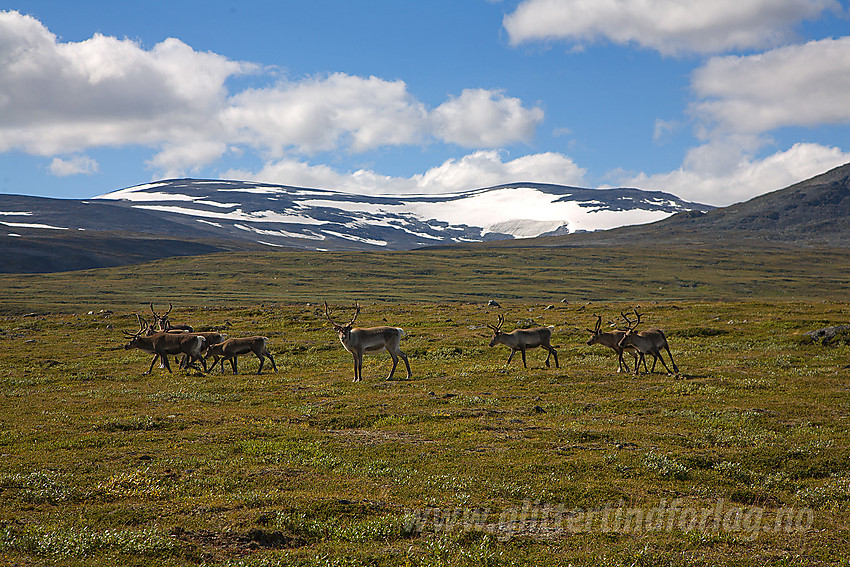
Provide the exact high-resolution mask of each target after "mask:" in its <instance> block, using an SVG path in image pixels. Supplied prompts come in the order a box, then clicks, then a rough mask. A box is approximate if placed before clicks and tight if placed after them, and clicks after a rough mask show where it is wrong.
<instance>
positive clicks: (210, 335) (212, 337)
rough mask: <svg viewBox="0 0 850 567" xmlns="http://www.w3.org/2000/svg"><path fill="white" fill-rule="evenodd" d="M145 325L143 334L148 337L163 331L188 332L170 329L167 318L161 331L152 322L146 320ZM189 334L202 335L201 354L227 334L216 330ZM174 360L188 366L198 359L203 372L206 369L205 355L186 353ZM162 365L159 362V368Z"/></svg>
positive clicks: (185, 366)
mask: <svg viewBox="0 0 850 567" xmlns="http://www.w3.org/2000/svg"><path fill="white" fill-rule="evenodd" d="M143 321H144V319H143ZM145 325H146V330H145V335H146V336H148V337H149V336H151V335H155V334H157V333H163V332H165V333H171V334H178V335H181V334H187V333H188V331H182V330H175V329H172V328H171V322H170V321H168V320H167V319H166V321H165V329H163V330H161V331H160V330H157V328H156V325H154V324H153V323H150V324H148V323H147V321H145ZM187 326H188V325H187ZM190 334H192V335H195V336H199V337H204V339H205V340H206V346H205V347H204V353H202V354H205V353H206V351H207V349H209V347H211V346H212V345H215V344H218V343H220V342H222V341H223V340H224V339H226V338H227V335H224V334H222V333H219V332H217V331H203V332H198V333H194V332H192V333H190ZM174 360H175V362H178V361H179V364H178V366H179V367H180V368H189V365H190V364H193V363H194V362H195V361H197V360H200V361H201V364H202V365H203V367H204V372H206V371H207V361H206V356H201V357H200V358H194V357H190V356H189V355H188V354H184V355H183V358H175V359H174ZM163 366H164V365H163V364H160V368H162V367H163Z"/></svg>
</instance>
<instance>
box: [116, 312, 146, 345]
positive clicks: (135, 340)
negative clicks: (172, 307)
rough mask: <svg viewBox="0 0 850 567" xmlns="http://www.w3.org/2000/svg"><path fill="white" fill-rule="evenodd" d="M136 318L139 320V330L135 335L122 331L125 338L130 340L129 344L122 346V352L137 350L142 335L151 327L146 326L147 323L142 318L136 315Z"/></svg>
mask: <svg viewBox="0 0 850 567" xmlns="http://www.w3.org/2000/svg"><path fill="white" fill-rule="evenodd" d="M136 318H137V319H138V320H139V330H138V331H136V332H135V333H129V332H127V331H122V332H123V333H124V336H125V337H129V338H130V342H129V343H127V344H126V345H124V350H130V349H134V348H137V345H139V344H140V341H141V338H142V335H143V334H145V333H146V331H149V330H150V329H151V328H152V327H153V326H152V325H148V323H147V321H145V320H144V319H142V316H141V315H139V314H138V313H136Z"/></svg>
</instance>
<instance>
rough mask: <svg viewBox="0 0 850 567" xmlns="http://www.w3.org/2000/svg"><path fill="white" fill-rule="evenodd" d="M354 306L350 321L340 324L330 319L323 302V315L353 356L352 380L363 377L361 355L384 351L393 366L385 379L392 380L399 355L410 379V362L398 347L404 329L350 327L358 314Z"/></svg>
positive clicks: (358, 307) (358, 380)
mask: <svg viewBox="0 0 850 567" xmlns="http://www.w3.org/2000/svg"><path fill="white" fill-rule="evenodd" d="M354 307H355V310H354V317H352V318H351V321H349V322H348V324H346V325H340V324H338V323H335V322H334V320H333V319H331V313H330V309H329V308H328V302H327V301H326V302H325V315H326V316H327V318H328V321H330V322H331V325H333V327H334V330H335V331H336V332H337V333H338V334H339V340H340V342H341V343H342V346H344V347H345V350H347V351H348V352H350V353H351V355H352V356H353V357H354V381H355V382H360V381H361V380H362V379H363V355H364V354H380V353H382V352H384V351H387V352H388V353H390V356H391V357H392V359H393V367H392V369H391V370H390V375H389V376H387V380H392V377H393V374H394V373H395V369H396V366H397V365H398V359H399V357H401V359H402V360H403V361H404V365H405V367H407V379H408V380H410V378H411V377H412V375H413V374H412V373H411V372H410V362H408V360H407V355H406V354H404V353H403V352H402V351H401V348H399V342H400V341H401V337H403V336H404V331H403V330H402V329H399V328H398V327H369V328H361V327H352V325H354V321H355V320H356V319H357V316H358V315H360V305H358V304H357V303H355V304H354Z"/></svg>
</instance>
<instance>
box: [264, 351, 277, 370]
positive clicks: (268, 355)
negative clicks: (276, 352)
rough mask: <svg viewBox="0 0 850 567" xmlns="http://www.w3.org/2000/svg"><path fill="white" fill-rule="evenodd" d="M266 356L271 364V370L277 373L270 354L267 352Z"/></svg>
mask: <svg viewBox="0 0 850 567" xmlns="http://www.w3.org/2000/svg"><path fill="white" fill-rule="evenodd" d="M266 356H267V357H269V362H271V363H272V370H274V371H275V372H277V365H276V364H275V363H274V359H273V358H272V355H271V353H270V352H267V353H266Z"/></svg>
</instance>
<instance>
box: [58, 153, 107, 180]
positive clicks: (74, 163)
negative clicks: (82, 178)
mask: <svg viewBox="0 0 850 567" xmlns="http://www.w3.org/2000/svg"><path fill="white" fill-rule="evenodd" d="M49 170H50V173H52V174H53V175H56V176H57V177H67V176H69V175H88V174H92V173H97V172H98V171H99V170H100V166H99V165H98V163H97V161H96V160H94V159H92V158H90V157H88V156H74V157H71V158H70V159H62V158H58V157H55V158H53V161H51V162H50V167H49Z"/></svg>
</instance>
